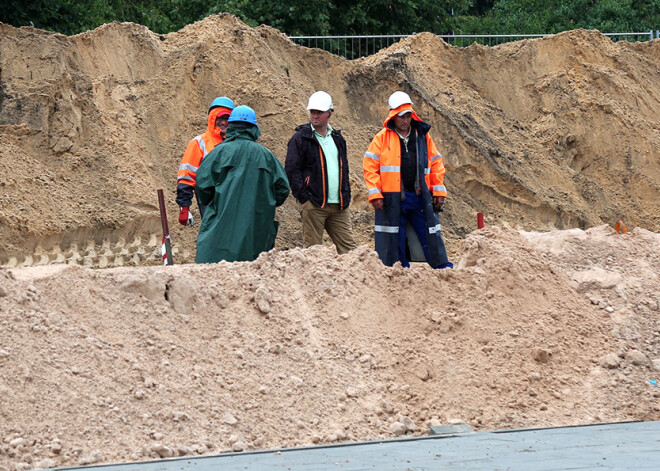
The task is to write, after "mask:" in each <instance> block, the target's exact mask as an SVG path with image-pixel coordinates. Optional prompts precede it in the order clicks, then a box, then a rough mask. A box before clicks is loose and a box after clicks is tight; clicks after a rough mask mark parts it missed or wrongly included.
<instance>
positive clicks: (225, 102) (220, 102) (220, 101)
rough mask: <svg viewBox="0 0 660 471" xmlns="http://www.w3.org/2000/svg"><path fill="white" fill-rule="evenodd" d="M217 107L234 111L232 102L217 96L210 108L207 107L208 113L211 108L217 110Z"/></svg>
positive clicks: (224, 97)
mask: <svg viewBox="0 0 660 471" xmlns="http://www.w3.org/2000/svg"><path fill="white" fill-rule="evenodd" d="M218 106H224V107H225V108H229V109H230V110H233V109H234V102H233V101H231V100H230V99H229V98H227V97H226V96H219V97H218V98H216V99H215V100H213V102H212V103H211V106H209V113H210V112H211V110H212V109H213V108H217V107H218Z"/></svg>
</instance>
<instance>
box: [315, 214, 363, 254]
mask: <svg viewBox="0 0 660 471" xmlns="http://www.w3.org/2000/svg"><path fill="white" fill-rule="evenodd" d="M324 229H325V230H326V231H327V232H328V235H329V236H330V239H332V242H333V243H334V244H335V247H337V253H338V254H344V253H346V252H348V251H349V250H351V249H354V248H355V247H357V245H356V244H355V239H354V238H353V227H352V225H351V215H350V214H349V212H348V208H347V209H345V210H343V211H340V210H339V205H338V204H327V205H326V207H325V208H319V207H317V206H314V204H312V202H311V201H308V202H307V204H306V205H305V207H304V208H303V209H302V231H303V245H304V246H305V247H309V246H311V245H317V244H322V243H323V230H324Z"/></svg>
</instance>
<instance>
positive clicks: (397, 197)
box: [362, 91, 453, 268]
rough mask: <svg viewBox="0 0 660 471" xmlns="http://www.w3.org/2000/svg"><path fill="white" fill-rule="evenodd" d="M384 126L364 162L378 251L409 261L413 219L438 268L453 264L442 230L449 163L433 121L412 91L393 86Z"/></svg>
mask: <svg viewBox="0 0 660 471" xmlns="http://www.w3.org/2000/svg"><path fill="white" fill-rule="evenodd" d="M388 104H389V108H390V111H389V114H388V115H387V118H386V119H385V122H384V123H383V129H381V130H380V131H379V132H378V134H376V136H375V137H374V138H373V140H372V141H371V144H370V145H369V148H368V149H367V152H366V153H365V155H364V159H363V161H362V166H363V170H364V180H365V182H366V184H367V190H368V196H369V202H370V203H371V204H372V205H373V207H374V210H375V218H376V224H375V227H374V229H375V239H376V252H378V256H379V257H380V259H381V260H382V261H383V263H384V264H385V265H388V266H392V265H393V264H394V262H396V261H397V260H398V261H400V262H401V265H402V266H404V267H409V266H410V263H409V260H408V253H407V250H406V247H407V246H406V228H407V226H408V224H409V223H410V224H411V225H412V226H413V228H414V230H415V233H416V235H417V238H418V239H419V243H420V244H421V246H422V249H423V251H424V257H425V258H426V261H427V262H428V264H429V265H431V266H432V267H433V268H452V267H453V265H452V263H451V262H450V261H449V260H448V259H447V251H446V250H445V244H444V241H443V240H442V235H441V234H440V222H439V219H438V215H437V211H438V210H439V209H440V208H442V205H443V204H444V201H445V198H446V197H447V189H446V188H445V183H444V180H445V166H444V164H443V163H442V156H441V155H440V153H439V152H438V149H437V148H436V147H435V143H434V142H433V140H432V139H431V136H430V135H429V129H430V128H431V126H430V125H429V124H427V123H425V122H424V121H422V120H421V119H420V117H419V116H417V113H415V111H414V110H413V107H412V105H413V103H412V100H411V99H410V96H409V95H408V94H407V93H405V92H401V91H398V92H394V93H392V95H391V96H390V98H389V101H388Z"/></svg>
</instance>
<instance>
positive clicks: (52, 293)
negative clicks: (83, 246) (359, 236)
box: [0, 226, 660, 470]
mask: <svg viewBox="0 0 660 471" xmlns="http://www.w3.org/2000/svg"><path fill="white" fill-rule="evenodd" d="M463 251H464V254H463V256H462V257H461V260H460V262H459V269H456V270H453V271H445V270H443V271H433V270H431V269H428V268H426V267H424V266H420V267H415V268H412V269H402V268H401V267H393V268H387V267H384V266H383V265H382V264H381V263H380V261H379V260H378V258H377V256H376V254H375V252H373V251H371V250H370V249H369V248H367V247H360V248H359V249H357V250H355V251H353V252H351V253H349V254H347V255H343V256H338V255H337V254H336V252H334V251H333V250H332V249H329V248H325V247H316V248H312V249H306V250H305V249H291V250H286V251H274V252H271V253H268V254H263V255H262V256H261V257H260V258H259V259H258V260H257V261H255V262H253V263H235V264H229V263H225V262H223V263H220V264H217V265H211V266H196V265H185V266H175V267H136V268H129V267H124V268H113V269H106V270H92V269H88V268H82V267H67V266H64V265H59V266H50V267H31V268H20V269H10V270H8V269H3V270H0V326H1V327H2V328H1V329H0V368H2V376H0V398H2V399H1V400H0V415H1V417H2V420H0V467H3V468H4V469H9V470H14V469H15V470H20V469H27V468H34V467H44V466H63V465H75V464H90V463H102V462H121V461H129V460H147V459H152V458H158V457H164V458H167V457H171V456H179V455H195V454H201V453H219V452H223V451H230V450H235V451H238V450H249V449H255V448H273V447H281V446H297V445H309V444H314V443H331V442H345V441H352V440H366V439H377V438H384V437H394V436H396V435H399V434H409V435H416V434H426V433H428V427H429V425H432V424H441V423H445V424H446V423H454V422H466V423H468V424H470V425H471V426H472V427H474V428H476V429H480V430H483V429H502V428H511V427H531V426H553V425H554V426H557V425H568V424H586V423H596V422H607V421H623V420H658V419H660V406H659V404H660V401H659V400H658V399H659V398H660V390H659V389H658V388H657V387H656V388H654V387H653V386H652V385H650V384H649V382H648V380H649V379H652V378H656V379H657V375H658V374H660V371H659V370H660V342H658V338H659V336H658V334H659V333H660V324H658V319H659V316H658V313H659V312H660V295H659V294H658V291H657V286H658V283H659V277H660V255H659V254H660V236H659V235H658V234H655V233H651V232H648V231H645V230H643V229H636V230H635V231H634V232H632V233H629V234H626V235H618V234H616V233H614V232H613V231H612V230H611V229H610V228H608V227H607V226H602V227H598V228H594V229H590V230H588V231H581V230H578V229H575V230H571V231H556V232H552V233H519V232H517V231H514V230H512V229H501V228H496V227H489V228H486V229H484V230H481V231H477V232H474V233H472V234H470V235H469V236H468V237H467V239H466V240H465V242H464V245H463ZM654 368H655V370H654Z"/></svg>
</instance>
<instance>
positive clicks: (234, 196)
mask: <svg viewBox="0 0 660 471" xmlns="http://www.w3.org/2000/svg"><path fill="white" fill-rule="evenodd" d="M228 121H229V126H228V128H227V131H226V135H227V137H226V139H225V140H224V141H223V142H222V143H221V144H220V145H217V146H216V147H215V148H214V149H213V150H212V151H211V152H210V153H209V154H208V155H207V156H206V157H205V158H204V160H202V163H201V164H200V166H199V169H198V170H197V182H196V184H195V192H196V193H197V194H198V195H199V198H200V200H201V202H202V204H204V205H208V208H207V209H206V211H205V212H204V217H203V219H202V224H201V226H200V228H199V235H198V236H197V256H196V258H195V262H197V263H215V262H219V261H220V260H226V261H228V262H238V261H252V260H255V259H256V258H257V257H258V256H259V254H260V253H261V252H266V251H268V250H270V249H272V248H273V246H274V245H275V237H276V236H277V227H278V224H279V223H278V222H277V221H276V220H275V207H276V206H280V205H281V204H283V203H284V201H285V200H286V198H287V197H288V196H289V182H288V179H287V177H286V173H285V172H284V167H282V164H281V163H280V162H279V160H277V158H276V157H275V156H274V155H273V153H272V152H271V151H269V150H268V149H266V148H265V147H264V146H262V145H261V144H258V143H257V142H256V140H257V139H259V136H260V135H261V131H260V130H259V127H258V126H257V116H256V114H255V113H254V110H253V109H252V108H250V107H249V106H245V105H243V106H237V107H236V108H234V110H233V111H232V113H231V115H230V116H229V120H228Z"/></svg>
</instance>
